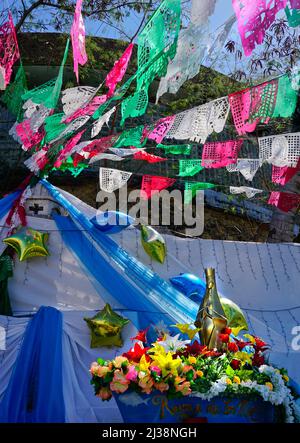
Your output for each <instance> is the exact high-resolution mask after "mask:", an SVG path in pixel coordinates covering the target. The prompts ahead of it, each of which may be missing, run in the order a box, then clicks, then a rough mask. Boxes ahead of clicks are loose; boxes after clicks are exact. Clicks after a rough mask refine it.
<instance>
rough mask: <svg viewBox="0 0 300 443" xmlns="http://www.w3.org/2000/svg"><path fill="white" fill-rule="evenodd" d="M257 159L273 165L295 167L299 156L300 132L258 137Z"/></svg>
mask: <svg viewBox="0 0 300 443" xmlns="http://www.w3.org/2000/svg"><path fill="white" fill-rule="evenodd" d="M258 145H259V159H260V162H261V164H262V163H264V162H267V163H270V164H272V165H274V166H278V167H281V166H290V167H293V168H295V167H296V166H297V163H298V160H299V157H300V132H295V133H289V134H281V135H271V136H268V137H260V138H259V139H258Z"/></svg>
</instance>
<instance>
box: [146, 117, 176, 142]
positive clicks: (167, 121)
mask: <svg viewBox="0 0 300 443" xmlns="http://www.w3.org/2000/svg"><path fill="white" fill-rule="evenodd" d="M174 120H175V115H171V116H168V117H164V118H161V119H160V120H158V121H157V122H156V123H155V126H154V128H153V127H151V128H149V127H146V128H144V130H143V137H142V138H143V140H144V139H145V138H148V139H149V140H155V141H156V143H161V142H162V140H163V139H164V138H165V136H166V135H167V133H168V131H169V129H170V128H171V126H172V124H173V122H174Z"/></svg>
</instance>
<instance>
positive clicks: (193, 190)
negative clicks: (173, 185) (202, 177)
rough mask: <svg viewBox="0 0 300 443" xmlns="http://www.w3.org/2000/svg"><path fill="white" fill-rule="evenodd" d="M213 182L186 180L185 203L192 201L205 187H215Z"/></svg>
mask: <svg viewBox="0 0 300 443" xmlns="http://www.w3.org/2000/svg"><path fill="white" fill-rule="evenodd" d="M214 187H215V185H214V184H213V183H206V182H204V183H202V182H185V184H184V204H185V205H186V204H188V203H190V202H191V201H192V199H193V197H195V195H196V194H197V192H198V191H204V190H205V189H211V188H214Z"/></svg>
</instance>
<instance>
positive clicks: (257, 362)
mask: <svg viewBox="0 0 300 443" xmlns="http://www.w3.org/2000/svg"><path fill="white" fill-rule="evenodd" d="M264 363H265V359H264V357H263V355H260V354H259V353H258V352H255V353H254V356H253V360H252V365H253V366H257V367H259V366H261V365H263V364H264Z"/></svg>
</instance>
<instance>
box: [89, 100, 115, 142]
mask: <svg viewBox="0 0 300 443" xmlns="http://www.w3.org/2000/svg"><path fill="white" fill-rule="evenodd" d="M115 110H116V107H115V106H114V107H113V108H112V109H110V110H109V111H107V112H106V113H105V114H104V115H102V116H101V117H99V119H98V120H97V121H96V122H95V123H94V124H93V127H92V131H91V137H92V138H94V137H96V135H98V134H99V132H100V131H101V129H102V127H103V125H104V124H106V126H108V122H109V120H110V117H111V116H112V114H113V113H114V112H115Z"/></svg>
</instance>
